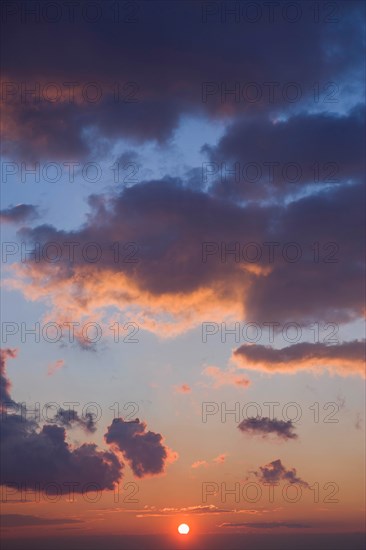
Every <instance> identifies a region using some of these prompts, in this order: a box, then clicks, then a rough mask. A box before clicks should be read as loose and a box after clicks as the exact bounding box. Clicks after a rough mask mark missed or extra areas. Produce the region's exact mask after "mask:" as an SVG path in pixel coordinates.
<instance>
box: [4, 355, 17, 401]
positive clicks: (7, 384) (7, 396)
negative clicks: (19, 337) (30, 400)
mask: <svg viewBox="0 0 366 550" xmlns="http://www.w3.org/2000/svg"><path fill="white" fill-rule="evenodd" d="M16 354H17V350H16V349H9V348H7V349H1V350H0V405H1V408H2V407H3V404H5V403H6V404H7V405H8V406H11V405H15V402H14V401H13V400H12V398H11V396H10V388H11V384H10V381H9V379H8V378H7V376H6V360H7V359H9V358H14V357H16Z"/></svg>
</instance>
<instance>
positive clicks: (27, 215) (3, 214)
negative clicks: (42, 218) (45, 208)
mask: <svg viewBox="0 0 366 550" xmlns="http://www.w3.org/2000/svg"><path fill="white" fill-rule="evenodd" d="M38 217H39V214H38V208H37V206H34V205H33V204H18V205H17V206H9V208H6V209H5V210H1V211H0V221H1V222H2V223H22V222H25V221H27V222H29V221H32V220H34V219H35V218H38Z"/></svg>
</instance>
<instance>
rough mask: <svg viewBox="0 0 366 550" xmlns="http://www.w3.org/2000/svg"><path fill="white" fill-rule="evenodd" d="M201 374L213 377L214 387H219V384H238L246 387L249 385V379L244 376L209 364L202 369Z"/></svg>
mask: <svg viewBox="0 0 366 550" xmlns="http://www.w3.org/2000/svg"><path fill="white" fill-rule="evenodd" d="M203 374H205V375H206V376H210V377H211V378H213V380H214V383H213V387H214V388H220V387H221V386H225V385H227V386H239V387H241V388H247V387H248V386H249V385H250V380H248V378H245V377H244V376H240V374H238V373H237V372H235V371H223V370H221V369H219V367H214V366H209V367H206V368H205V369H204V371H203Z"/></svg>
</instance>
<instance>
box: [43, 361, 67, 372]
mask: <svg viewBox="0 0 366 550" xmlns="http://www.w3.org/2000/svg"><path fill="white" fill-rule="evenodd" d="M64 366H65V361H64V360H63V359H58V360H57V361H55V362H54V363H51V364H50V365H48V369H47V375H48V376H52V375H53V374H55V372H57V371H58V370H59V369H62V367H64Z"/></svg>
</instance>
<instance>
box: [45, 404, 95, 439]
mask: <svg viewBox="0 0 366 550" xmlns="http://www.w3.org/2000/svg"><path fill="white" fill-rule="evenodd" d="M53 421H54V422H55V423H57V424H59V425H61V426H65V427H66V428H71V427H73V426H79V427H81V428H83V429H84V430H85V431H86V432H91V433H93V432H95V431H96V429H97V428H96V425H95V423H94V418H93V415H92V414H91V413H86V414H85V417H84V418H80V416H79V415H78V413H77V412H76V411H75V410H72V409H69V410H67V409H62V408H59V409H58V411H57V414H56V416H55V417H54V420H53Z"/></svg>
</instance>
